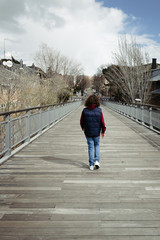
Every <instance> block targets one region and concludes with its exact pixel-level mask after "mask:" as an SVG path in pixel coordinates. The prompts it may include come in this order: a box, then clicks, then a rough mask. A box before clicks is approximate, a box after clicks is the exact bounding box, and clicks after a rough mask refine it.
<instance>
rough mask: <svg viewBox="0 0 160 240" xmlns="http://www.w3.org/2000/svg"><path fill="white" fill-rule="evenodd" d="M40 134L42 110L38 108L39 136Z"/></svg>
mask: <svg viewBox="0 0 160 240" xmlns="http://www.w3.org/2000/svg"><path fill="white" fill-rule="evenodd" d="M41 133H42V110H41V108H39V134H41Z"/></svg>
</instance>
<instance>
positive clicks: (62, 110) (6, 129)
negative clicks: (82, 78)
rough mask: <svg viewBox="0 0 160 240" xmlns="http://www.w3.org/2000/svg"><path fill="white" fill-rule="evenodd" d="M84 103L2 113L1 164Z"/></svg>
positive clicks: (70, 103)
mask: <svg viewBox="0 0 160 240" xmlns="http://www.w3.org/2000/svg"><path fill="white" fill-rule="evenodd" d="M81 104H82V102H81V100H76V101H72V102H68V103H66V104H56V105H47V106H43V107H34V108H28V109H22V110H19V111H12V112H5V113H0V119H1V122H0V164H1V163H3V162H4V161H6V160H7V159H8V158H9V157H11V156H12V155H13V154H15V153H16V152H18V151H19V150H20V149H22V148H23V147H25V146H26V145H27V144H29V143H30V142H31V141H33V140H34V139H36V138H37V137H39V136H40V135H41V134H42V133H44V132H45V131H47V130H48V129H49V128H51V127H52V126H53V125H54V124H56V123H57V122H59V121H60V120H61V119H63V118H64V117H65V116H67V115H68V114H69V113H71V112H72V111H74V110H75V109H77V108H78V107H79V106H80V105H81Z"/></svg>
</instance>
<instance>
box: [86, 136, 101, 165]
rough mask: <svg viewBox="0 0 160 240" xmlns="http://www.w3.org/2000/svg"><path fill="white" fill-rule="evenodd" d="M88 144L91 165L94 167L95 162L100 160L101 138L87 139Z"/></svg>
mask: <svg viewBox="0 0 160 240" xmlns="http://www.w3.org/2000/svg"><path fill="white" fill-rule="evenodd" d="M86 139H87V143H88V155H89V165H90V166H94V162H95V161H98V162H99V160H100V147H99V139H100V137H86Z"/></svg>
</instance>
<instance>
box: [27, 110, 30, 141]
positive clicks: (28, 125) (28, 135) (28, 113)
mask: <svg viewBox="0 0 160 240" xmlns="http://www.w3.org/2000/svg"><path fill="white" fill-rule="evenodd" d="M26 142H30V111H27V112H26Z"/></svg>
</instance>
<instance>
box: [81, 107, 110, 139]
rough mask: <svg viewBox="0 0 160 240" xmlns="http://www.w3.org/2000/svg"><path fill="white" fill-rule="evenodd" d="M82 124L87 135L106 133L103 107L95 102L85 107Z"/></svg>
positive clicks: (95, 135)
mask: <svg viewBox="0 0 160 240" xmlns="http://www.w3.org/2000/svg"><path fill="white" fill-rule="evenodd" d="M80 125H81V128H82V130H84V133H85V135H86V137H98V136H100V132H102V133H105V131H106V127H105V122H104V117H103V113H102V110H101V108H99V107H96V106H95V104H92V105H90V106H89V107H88V108H84V109H83V111H82V114H81V119H80Z"/></svg>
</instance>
